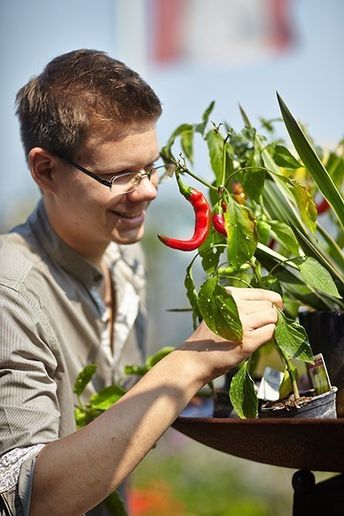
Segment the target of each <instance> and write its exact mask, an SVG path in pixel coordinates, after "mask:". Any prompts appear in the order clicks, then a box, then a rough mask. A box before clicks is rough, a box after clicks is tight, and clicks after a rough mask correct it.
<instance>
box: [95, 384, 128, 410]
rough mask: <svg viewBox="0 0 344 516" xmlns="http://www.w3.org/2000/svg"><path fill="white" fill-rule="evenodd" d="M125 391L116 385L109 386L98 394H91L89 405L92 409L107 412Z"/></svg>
mask: <svg viewBox="0 0 344 516" xmlns="http://www.w3.org/2000/svg"><path fill="white" fill-rule="evenodd" d="M125 393H126V391H125V390H124V389H122V387H119V386H118V385H110V386H109V387H105V388H104V389H102V390H101V391H99V392H96V393H95V394H92V396H91V397H90V399H89V404H90V405H91V408H92V409H97V410H107V409H109V408H110V407H112V405H113V404H114V403H116V401H118V400H119V399H120V398H121V397H122V396H123V394H125Z"/></svg>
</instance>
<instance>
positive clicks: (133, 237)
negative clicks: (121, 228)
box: [112, 226, 144, 245]
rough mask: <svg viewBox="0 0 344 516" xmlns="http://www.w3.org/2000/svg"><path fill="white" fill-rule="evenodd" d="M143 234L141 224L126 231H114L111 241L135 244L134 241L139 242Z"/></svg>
mask: <svg viewBox="0 0 344 516" xmlns="http://www.w3.org/2000/svg"><path fill="white" fill-rule="evenodd" d="M143 234H144V227H143V226H141V227H140V228H137V229H135V230H134V229H133V230H131V231H126V232H123V233H122V232H121V233H119V232H116V233H115V234H113V235H112V241H113V242H116V244H121V245H130V244H136V242H139V241H140V240H141V239H142V237H143Z"/></svg>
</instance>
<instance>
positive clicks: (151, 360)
mask: <svg viewBox="0 0 344 516" xmlns="http://www.w3.org/2000/svg"><path fill="white" fill-rule="evenodd" d="M174 350H175V347H174V346H164V347H162V348H160V349H159V350H158V351H157V352H156V353H154V354H153V355H150V356H149V357H148V358H147V360H146V362H145V366H146V367H147V369H151V368H152V367H153V366H155V364H157V363H158V362H159V361H160V360H161V359H162V358H164V357H166V356H167V355H169V354H170V353H171V352H172V351H174Z"/></svg>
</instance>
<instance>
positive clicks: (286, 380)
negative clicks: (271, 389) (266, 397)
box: [279, 365, 298, 400]
mask: <svg viewBox="0 0 344 516" xmlns="http://www.w3.org/2000/svg"><path fill="white" fill-rule="evenodd" d="M291 367H292V370H293V373H294V376H295V378H296V380H297V378H298V371H297V368H296V367H295V366H293V365H291ZM292 392H293V386H292V383H291V378H290V374H289V371H288V369H286V370H285V371H284V375H283V378H282V382H281V385H280V387H279V398H280V399H281V400H283V399H284V398H287V397H288V396H289V394H291V393H292Z"/></svg>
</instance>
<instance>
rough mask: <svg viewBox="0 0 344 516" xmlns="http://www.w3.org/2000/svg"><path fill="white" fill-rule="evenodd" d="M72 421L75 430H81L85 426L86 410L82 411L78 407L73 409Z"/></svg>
mask: <svg viewBox="0 0 344 516" xmlns="http://www.w3.org/2000/svg"><path fill="white" fill-rule="evenodd" d="M74 419H75V422H76V426H77V428H82V427H83V426H85V425H86V424H87V412H86V410H84V409H82V408H80V407H75V409H74Z"/></svg>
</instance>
